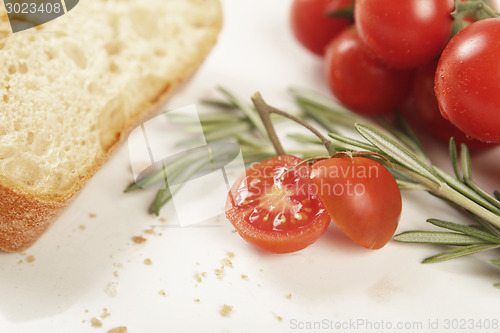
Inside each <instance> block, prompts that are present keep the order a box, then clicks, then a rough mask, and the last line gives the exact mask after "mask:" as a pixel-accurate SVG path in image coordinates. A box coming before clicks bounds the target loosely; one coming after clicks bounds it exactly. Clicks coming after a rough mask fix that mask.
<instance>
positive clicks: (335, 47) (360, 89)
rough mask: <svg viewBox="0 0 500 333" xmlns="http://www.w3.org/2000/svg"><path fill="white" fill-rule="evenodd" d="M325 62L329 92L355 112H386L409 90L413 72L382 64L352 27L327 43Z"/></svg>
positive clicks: (378, 113) (374, 113) (373, 113)
mask: <svg viewBox="0 0 500 333" xmlns="http://www.w3.org/2000/svg"><path fill="white" fill-rule="evenodd" d="M324 61H325V63H324V65H325V74H326V77H327V80H328V83H329V85H330V89H331V91H332V93H333V94H334V95H335V96H336V97H337V98H338V99H339V101H340V102H341V103H342V104H344V105H345V106H347V107H348V108H350V109H352V110H353V111H356V112H358V113H361V114H364V115H368V116H375V115H383V114H388V113H390V112H392V111H393V109H394V108H396V107H398V106H399V105H400V104H401V102H402V101H403V100H405V99H406V97H407V95H408V94H409V92H410V90H411V86H412V80H413V72H412V71H406V70H399V69H394V68H390V67H388V66H387V65H385V64H384V63H382V62H381V61H380V60H379V59H378V58H377V57H376V56H375V55H374V54H373V52H371V51H370V50H369V49H368V47H366V45H365V44H364V43H363V41H362V40H361V38H360V37H359V35H358V33H357V31H356V30H355V29H346V30H344V31H343V32H342V33H340V34H339V35H338V36H337V37H335V38H334V39H333V40H332V41H331V43H330V44H328V46H327V52H326V56H325V59H324Z"/></svg>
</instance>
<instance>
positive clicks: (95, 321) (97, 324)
mask: <svg viewBox="0 0 500 333" xmlns="http://www.w3.org/2000/svg"><path fill="white" fill-rule="evenodd" d="M90 325H92V327H101V326H102V322H101V321H100V320H99V319H97V318H96V317H94V318H92V319H90Z"/></svg>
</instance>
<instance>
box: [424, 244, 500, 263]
mask: <svg viewBox="0 0 500 333" xmlns="http://www.w3.org/2000/svg"><path fill="white" fill-rule="evenodd" d="M498 247H500V244H474V245H468V246H464V247H460V248H456V249H451V250H448V251H444V252H441V253H439V254H436V255H434V256H432V257H429V258H427V259H425V260H424V261H423V262H422V263H424V264H430V263H436V262H442V261H446V260H450V259H455V258H459V257H463V256H466V255H470V254H474V253H478V252H481V251H487V250H492V249H496V248H498Z"/></svg>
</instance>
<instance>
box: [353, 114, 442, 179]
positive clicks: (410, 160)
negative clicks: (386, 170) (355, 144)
mask: <svg viewBox="0 0 500 333" xmlns="http://www.w3.org/2000/svg"><path fill="white" fill-rule="evenodd" d="M355 127H356V129H357V131H358V132H359V133H360V134H361V135H362V136H363V137H364V138H365V139H367V140H368V141H370V142H371V143H372V144H373V145H374V146H376V147H377V148H379V149H380V150H381V151H382V152H384V153H385V154H387V155H388V156H390V157H391V158H392V159H394V160H396V161H398V162H399V163H400V164H402V165H404V166H406V167H407V168H408V169H410V170H412V171H413V172H416V173H417V174H419V175H420V176H422V177H424V178H427V179H428V180H430V181H432V182H434V183H436V184H438V185H439V184H440V183H441V181H440V180H439V179H438V178H437V177H436V174H435V171H434V170H432V168H430V167H429V166H428V165H426V164H424V163H423V162H422V161H420V160H419V159H418V158H417V157H416V156H415V155H414V154H413V153H411V152H410V151H408V149H406V148H404V147H403V146H402V145H400V144H399V143H397V142H395V141H394V140H392V139H390V138H389V137H388V136H386V135H385V134H382V133H381V132H380V131H378V130H376V129H375V128H372V127H370V126H368V125H364V124H356V125H355Z"/></svg>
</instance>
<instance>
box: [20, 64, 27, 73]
mask: <svg viewBox="0 0 500 333" xmlns="http://www.w3.org/2000/svg"><path fill="white" fill-rule="evenodd" d="M27 72H28V65H26V63H21V64H19V73H21V74H26V73H27Z"/></svg>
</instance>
